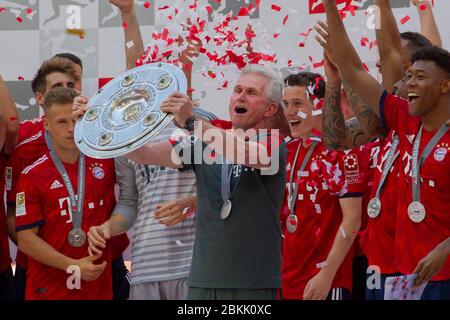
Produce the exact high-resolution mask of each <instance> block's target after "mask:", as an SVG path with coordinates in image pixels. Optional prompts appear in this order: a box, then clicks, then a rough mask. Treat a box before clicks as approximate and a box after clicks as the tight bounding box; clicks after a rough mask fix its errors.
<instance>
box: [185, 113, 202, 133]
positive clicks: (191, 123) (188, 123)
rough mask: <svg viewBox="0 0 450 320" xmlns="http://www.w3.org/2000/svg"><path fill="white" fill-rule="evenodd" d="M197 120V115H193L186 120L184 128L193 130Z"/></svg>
mask: <svg viewBox="0 0 450 320" xmlns="http://www.w3.org/2000/svg"><path fill="white" fill-rule="evenodd" d="M197 122H198V118H197V116H195V115H193V116H191V117H189V118H188V119H187V120H186V122H185V123H184V127H183V129H186V130H187V131H189V132H192V131H194V129H195V128H196V127H197Z"/></svg>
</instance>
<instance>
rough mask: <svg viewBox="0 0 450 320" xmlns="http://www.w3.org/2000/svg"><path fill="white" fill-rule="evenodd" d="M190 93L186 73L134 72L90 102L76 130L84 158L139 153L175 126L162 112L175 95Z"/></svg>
mask: <svg viewBox="0 0 450 320" xmlns="http://www.w3.org/2000/svg"><path fill="white" fill-rule="evenodd" d="M175 91H179V92H182V93H186V92H187V81H186V76H185V75H184V73H183V71H182V70H181V69H179V68H178V67H176V66H174V65H172V64H168V63H152V64H146V65H143V66H141V67H137V68H134V69H131V70H129V71H127V72H125V73H122V74H121V75H119V76H117V77H116V78H114V79H113V80H111V81H110V82H109V83H108V84H106V85H105V86H104V87H103V88H102V90H101V91H99V93H97V94H96V95H95V96H93V97H92V98H90V99H89V103H88V111H87V112H86V113H85V114H84V116H83V117H82V118H81V119H80V120H79V121H78V122H77V124H76V126H75V142H76V144H77V146H78V148H79V149H80V150H81V152H83V153H84V154H86V155H88V156H90V157H92V158H98V159H108V158H115V157H118V156H122V155H124V154H127V153H129V152H131V151H133V150H136V149H138V148H139V147H141V146H142V145H144V144H145V143H147V142H149V141H150V140H151V139H152V138H153V137H155V136H157V135H158V134H159V133H161V131H162V130H163V129H164V128H165V127H166V126H167V125H168V124H170V123H171V122H172V120H173V115H172V114H168V113H164V112H162V111H161V110H160V108H159V107H160V105H161V103H162V102H163V101H164V100H165V99H166V98H167V97H169V96H170V95H171V94H172V93H173V92H175Z"/></svg>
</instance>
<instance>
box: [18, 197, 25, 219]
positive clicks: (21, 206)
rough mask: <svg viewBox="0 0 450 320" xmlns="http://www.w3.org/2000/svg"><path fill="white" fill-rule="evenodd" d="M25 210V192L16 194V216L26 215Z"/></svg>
mask: <svg viewBox="0 0 450 320" xmlns="http://www.w3.org/2000/svg"><path fill="white" fill-rule="evenodd" d="M25 214H26V212H25V192H19V193H18V194H16V217H20V216H24V215H25Z"/></svg>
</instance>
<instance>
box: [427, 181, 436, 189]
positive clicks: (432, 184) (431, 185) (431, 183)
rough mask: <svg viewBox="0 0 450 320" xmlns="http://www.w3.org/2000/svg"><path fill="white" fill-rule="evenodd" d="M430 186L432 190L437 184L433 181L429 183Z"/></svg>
mask: <svg viewBox="0 0 450 320" xmlns="http://www.w3.org/2000/svg"><path fill="white" fill-rule="evenodd" d="M428 185H429V186H430V187H432V188H434V186H435V184H434V181H433V180H430V181H428Z"/></svg>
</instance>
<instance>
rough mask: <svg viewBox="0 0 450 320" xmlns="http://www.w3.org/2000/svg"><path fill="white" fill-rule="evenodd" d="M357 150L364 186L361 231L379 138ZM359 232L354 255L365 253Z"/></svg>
mask: <svg viewBox="0 0 450 320" xmlns="http://www.w3.org/2000/svg"><path fill="white" fill-rule="evenodd" d="M359 152H360V154H361V157H362V160H363V161H361V162H362V163H361V166H360V167H361V169H360V170H361V173H362V176H363V181H364V182H363V186H364V195H363V197H362V211H361V228H360V230H361V231H363V230H364V229H365V228H366V227H367V220H368V217H367V214H366V211H365V209H366V208H367V205H368V203H369V201H370V195H371V193H372V186H373V179H374V172H375V168H376V167H377V163H378V161H379V159H378V158H379V154H380V140H379V139H377V140H375V141H373V142H369V143H366V144H365V145H362V146H361V147H359ZM360 234H361V232H359V233H358V235H357V237H356V239H355V242H354V247H355V257H359V256H364V255H365V253H364V252H363V250H362V248H361V246H360V245H359V242H360Z"/></svg>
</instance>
